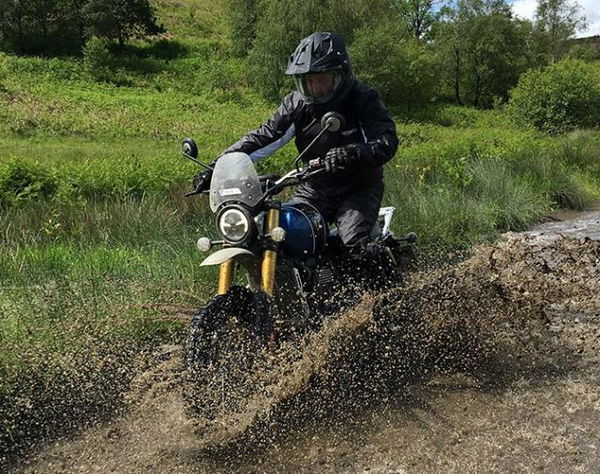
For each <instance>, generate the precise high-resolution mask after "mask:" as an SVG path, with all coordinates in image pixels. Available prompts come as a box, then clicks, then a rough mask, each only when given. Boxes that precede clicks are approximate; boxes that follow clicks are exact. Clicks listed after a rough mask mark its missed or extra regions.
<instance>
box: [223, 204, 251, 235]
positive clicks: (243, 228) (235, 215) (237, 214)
mask: <svg viewBox="0 0 600 474" xmlns="http://www.w3.org/2000/svg"><path fill="white" fill-rule="evenodd" d="M218 227H219V232H221V235H223V237H225V238H226V239H227V240H230V241H233V242H239V241H240V240H243V239H244V237H246V235H248V231H249V230H250V222H249V221H248V217H246V215H245V214H244V213H243V212H242V211H240V210H239V209H226V210H225V211H223V213H222V214H221V216H220V217H219V223H218Z"/></svg>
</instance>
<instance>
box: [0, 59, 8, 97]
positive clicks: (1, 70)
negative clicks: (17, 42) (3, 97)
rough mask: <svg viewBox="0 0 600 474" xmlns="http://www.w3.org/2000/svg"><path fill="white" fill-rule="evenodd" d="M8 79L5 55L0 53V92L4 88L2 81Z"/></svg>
mask: <svg viewBox="0 0 600 474" xmlns="http://www.w3.org/2000/svg"><path fill="white" fill-rule="evenodd" d="M7 77H8V58H7V56H6V54H3V53H0V92H1V91H2V90H4V89H6V87H5V86H4V81H5V79H6V78H7Z"/></svg>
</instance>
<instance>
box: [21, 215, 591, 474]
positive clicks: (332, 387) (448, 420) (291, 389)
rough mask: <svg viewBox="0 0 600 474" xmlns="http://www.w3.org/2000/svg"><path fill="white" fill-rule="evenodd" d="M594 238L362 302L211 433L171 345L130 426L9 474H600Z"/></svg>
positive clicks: (563, 239)
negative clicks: (194, 408) (189, 401)
mask: <svg viewBox="0 0 600 474" xmlns="http://www.w3.org/2000/svg"><path fill="white" fill-rule="evenodd" d="M595 222H596V223H597V222H598V219H596V221H595ZM563 230H564V229H563ZM589 236H591V237H593V238H589ZM595 237H596V236H595V235H594V233H593V232H588V237H586V236H585V235H583V234H581V233H577V232H564V233H563V234H559V233H557V231H556V230H552V231H551V232H548V233H544V232H537V233H529V234H514V235H511V234H508V235H506V236H505V237H504V239H503V240H502V241H501V242H499V243H497V244H495V245H490V246H484V247H479V248H477V249H475V250H474V251H473V254H472V256H471V257H470V258H468V259H467V260H465V261H464V262H462V263H460V264H459V265H457V266H455V267H453V268H450V269H441V270H440V269H438V270H435V271H427V272H421V273H417V274H413V275H411V276H410V277H409V278H408V279H407V280H406V281H405V282H404V284H403V285H402V286H401V287H399V288H396V289H394V290H392V291H389V292H387V293H385V294H380V295H366V296H365V297H364V298H363V300H362V301H361V302H360V304H358V306H357V307H356V308H354V309H353V310H351V311H348V312H346V313H344V314H342V315H340V316H338V317H337V318H336V319H332V320H330V321H328V322H327V323H326V324H325V326H324V327H323V329H322V330H321V331H320V332H318V333H316V334H311V335H309V336H307V337H306V339H305V340H303V341H301V342H296V343H287V344H284V345H283V346H282V347H280V348H279V350H278V351H277V352H275V353H270V354H265V355H263V357H261V358H260V360H259V361H258V362H256V364H257V367H256V370H255V371H254V373H253V375H252V376H251V377H250V378H249V379H248V380H247V381H246V383H245V385H244V386H245V389H244V390H243V391H242V392H241V394H242V395H240V396H239V397H238V399H235V400H223V399H222V396H221V395H218V396H215V397H214V398H215V400H213V402H214V403H215V406H216V407H217V408H218V410H217V415H216V416H215V417H214V418H213V419H211V420H205V419H202V418H200V419H198V418H197V417H193V416H190V414H189V411H188V410H187V408H186V404H185V403H184V399H185V395H186V391H189V390H191V388H190V387H189V386H188V385H187V384H186V382H187V381H188V376H187V375H186V373H185V370H184V369H183V367H182V364H181V347H180V346H172V347H165V348H163V351H162V352H161V353H158V354H155V355H154V358H153V360H152V361H151V362H150V363H149V364H148V366H147V369H146V370H144V371H142V372H141V373H139V374H138V376H137V377H136V378H135V380H134V382H133V383H132V384H131V387H130V389H129V392H128V395H127V396H128V400H129V407H130V408H129V410H128V412H127V414H126V415H124V416H123V417H122V418H120V419H118V420H116V421H113V422H110V423H103V424H99V425H97V426H96V427H94V428H92V429H88V430H86V431H85V432H83V433H82V434H80V435H78V436H77V437H75V438H73V439H69V440H64V441H60V442H58V443H56V444H55V445H54V446H50V447H46V448H45V449H44V450H43V451H42V452H40V453H38V454H37V455H36V456H34V457H32V458H31V459H29V460H28V461H26V462H24V463H22V464H21V465H20V466H17V467H15V468H14V470H15V471H17V472H169V473H171V472H220V471H227V472H230V471H240V472H299V471H305V472H367V471H368V472H435V471H437V472H448V471H455V472H475V471H486V472H488V471H499V472H507V471H510V472H515V471H531V470H536V469H538V470H542V471H548V472H572V471H573V470H579V471H582V472H598V469H600V456H599V455H600V434H599V433H600V390H599V387H598V381H599V376H600V369H599V368H598V354H599V351H600V332H599V331H600V326H599V324H598V323H599V322H600V297H599V294H600V241H598V240H597V239H595ZM188 394H189V392H188ZM205 395H206V397H207V400H210V397H211V396H212V395H215V394H205ZM232 397H233V398H235V397H234V396H233V395H232Z"/></svg>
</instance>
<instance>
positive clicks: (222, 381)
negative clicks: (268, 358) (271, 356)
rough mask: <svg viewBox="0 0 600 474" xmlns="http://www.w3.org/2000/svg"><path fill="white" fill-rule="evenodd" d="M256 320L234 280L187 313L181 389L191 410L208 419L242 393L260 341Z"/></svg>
mask: <svg viewBox="0 0 600 474" xmlns="http://www.w3.org/2000/svg"><path fill="white" fill-rule="evenodd" d="M256 320H257V310H256V304H255V297H254V295H253V293H252V292H251V291H250V290H248V289H247V288H243V287H240V286H234V287H232V288H231V289H230V290H229V291H228V292H227V293H226V294H225V295H217V296H215V297H213V298H212V299H211V300H210V301H209V302H208V303H207V304H206V306H203V307H202V308H200V310H199V311H198V313H196V315H194V317H193V318H192V322H191V326H190V332H189V335H188V338H187V342H186V352H185V363H186V365H187V367H188V369H189V370H188V373H189V377H190V382H191V383H190V386H189V387H188V390H186V391H185V394H186V398H187V401H188V403H189V405H190V406H191V408H192V409H193V410H194V411H195V412H196V413H197V414H199V415H201V416H203V417H205V418H207V419H212V418H214V417H215V416H216V414H218V413H219V412H220V411H221V412H225V411H228V410H232V409H234V408H235V405H236V402H237V401H238V400H242V399H244V398H245V396H246V395H247V393H246V392H248V390H249V384H247V383H246V381H247V379H248V377H249V375H250V374H251V370H252V365H253V361H254V358H255V356H256V354H257V352H258V351H259V349H260V347H261V345H262V343H261V341H260V338H259V337H257V334H256V331H255V327H256Z"/></svg>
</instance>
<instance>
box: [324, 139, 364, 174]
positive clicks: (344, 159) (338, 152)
mask: <svg viewBox="0 0 600 474" xmlns="http://www.w3.org/2000/svg"><path fill="white" fill-rule="evenodd" d="M355 160H356V150H355V149H354V148H351V147H347V146H346V147H337V148H332V149H331V150H329V151H328V152H327V154H326V155H325V158H323V165H324V166H325V170H326V171H327V172H328V173H333V174H335V173H338V172H340V171H344V170H346V169H348V168H349V167H350V165H351V164H352V163H353V162H354V161H355Z"/></svg>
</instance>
